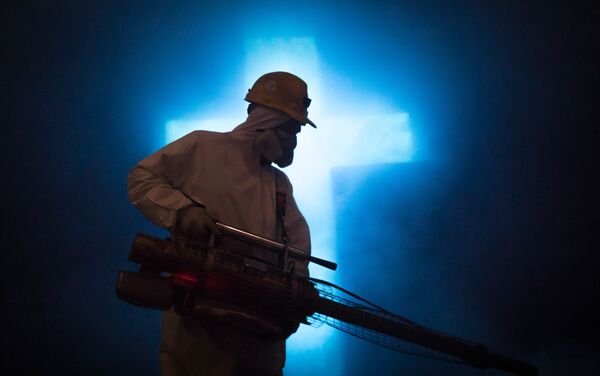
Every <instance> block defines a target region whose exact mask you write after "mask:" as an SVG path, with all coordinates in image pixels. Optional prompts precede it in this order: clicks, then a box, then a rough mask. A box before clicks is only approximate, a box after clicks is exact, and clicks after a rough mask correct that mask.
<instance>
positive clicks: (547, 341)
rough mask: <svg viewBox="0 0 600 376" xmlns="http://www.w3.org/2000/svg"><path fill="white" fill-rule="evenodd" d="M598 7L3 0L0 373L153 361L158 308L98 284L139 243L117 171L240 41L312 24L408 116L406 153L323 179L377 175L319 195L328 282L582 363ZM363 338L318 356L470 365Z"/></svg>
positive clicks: (222, 69)
mask: <svg viewBox="0 0 600 376" xmlns="http://www.w3.org/2000/svg"><path fill="white" fill-rule="evenodd" d="M269 12H276V13H274V14H277V15H278V16H279V17H272V18H270V15H271V14H272V13H269ZM598 16H599V15H598V13H597V12H596V11H594V10H593V7H592V6H591V2H590V3H589V4H588V3H579V2H573V3H570V5H560V6H559V5H555V4H553V3H547V4H545V5H543V6H534V5H524V4H521V2H512V3H509V2H506V3H503V4H502V5H490V4H483V3H480V2H461V3H449V2H435V3H433V4H425V3H423V2H407V3H403V4H396V2H391V1H390V2H377V4H376V5H375V3H374V2H365V3H364V4H363V3H360V2H344V3H327V4H321V5H318V4H316V3H314V4H313V3H310V2H300V3H295V4H293V5H281V4H280V5H277V4H266V3H254V4H251V5H243V4H239V3H234V2H221V3H220V5H216V4H208V3H205V4H198V3H197V4H195V5H190V4H183V3H179V4H177V5H172V4H167V3H166V2H152V3H151V4H149V3H148V4H146V3H145V2H140V3H139V4H135V3H131V2H130V3H128V4H121V3H120V2H108V1H104V2H55V3H52V4H51V3H43V2H41V3H39V2H38V3H35V4H31V3H27V2H20V3H18V5H13V6H11V7H8V8H7V9H5V10H3V12H2V16H1V17H2V26H1V28H2V33H1V38H2V45H3V49H2V50H3V52H2V55H3V56H2V61H3V64H2V66H3V68H2V71H1V72H2V73H1V76H0V77H1V79H2V81H1V82H2V92H3V93H2V105H3V106H2V107H3V110H2V124H3V130H4V135H3V136H2V144H3V146H2V160H3V179H2V181H3V188H4V189H3V208H4V210H3V212H4V220H3V223H4V225H3V228H4V229H5V231H6V234H5V236H4V240H5V241H4V245H3V246H2V254H3V255H4V262H2V263H1V265H2V275H3V279H4V283H3V288H2V294H3V299H2V301H3V302H4V303H3V320H2V322H3V326H4V330H3V333H2V337H3V341H2V342H3V348H2V353H3V358H4V359H5V360H3V361H2V367H5V368H6V370H9V369H13V370H17V373H19V374H33V373H41V374H81V373H88V374H126V373H151V374H157V373H158V372H157V368H158V360H157V357H156V356H157V343H158V338H159V325H160V316H159V315H158V314H156V313H152V312H150V313H147V312H145V311H144V312H143V311H141V310H139V309H136V308H133V307H130V306H127V305H126V304H124V303H122V302H120V301H118V300H117V299H116V298H115V296H114V278H115V274H116V271H117V270H118V269H123V268H130V266H129V265H128V264H127V262H126V254H127V249H128V246H129V244H130V241H131V239H132V235H133V234H134V233H135V232H136V231H146V232H155V233H156V229H154V228H152V227H151V225H150V224H148V223H147V222H146V221H145V220H144V219H143V218H142V217H141V216H140V215H139V214H138V213H137V212H136V211H135V210H134V209H132V208H131V207H130V205H129V204H128V201H127V194H126V174H127V171H128V170H129V169H130V168H131V167H132V166H133V165H134V164H135V163H136V162H137V161H138V160H139V159H141V158H142V157H144V156H145V155H147V154H148V153H150V152H151V151H153V150H155V149H156V148H157V146H158V145H159V141H157V140H158V139H159V138H160V137H161V136H160V135H161V132H162V129H163V126H164V123H165V121H167V120H169V119H172V118H175V117H177V116H180V115H181V114H183V113H185V112H186V111H189V110H190V109H191V108H194V106H196V105H197V104H198V101H202V100H204V99H206V98H210V97H211V96H214V95H215V94H216V93H218V90H217V89H215V88H214V87H215V86H216V85H218V84H219V83H220V82H221V81H219V80H217V79H215V78H214V77H223V76H225V75H227V74H229V71H228V69H230V65H231V64H233V63H236V64H237V61H239V60H240V59H242V54H241V53H240V52H239V51H238V50H237V49H236V48H234V46H235V45H236V43H238V42H236V41H237V40H239V39H243V38H244V37H247V36H248V35H250V36H253V35H261V32H263V31H264V30H266V29H267V26H265V23H266V22H265V19H267V20H268V21H269V22H268V24H269V25H271V26H272V27H277V28H278V29H279V30H284V31H283V32H282V33H283V36H284V37H286V36H294V35H295V33H300V35H304V34H308V35H316V39H317V41H318V42H319V43H320V46H322V47H323V51H325V52H323V58H324V59H327V61H329V64H330V66H332V67H336V66H338V67H339V70H338V71H339V74H340V75H341V76H344V77H353V78H352V79H355V81H356V83H357V84H358V83H360V84H363V85H364V84H365V83H368V84H369V85H370V87H372V88H374V90H377V91H379V92H381V93H382V95H386V96H389V97H391V98H393V100H394V102H395V103H397V104H399V105H400V106H401V107H402V108H404V109H406V110H407V111H408V112H409V113H410V114H411V122H412V125H413V129H414V131H415V135H416V137H417V140H419V142H421V145H420V148H421V151H422V158H423V160H424V162H422V163H421V162H419V163H412V164H403V165H391V166H375V167H371V168H369V169H368V171H366V172H365V171H363V170H360V169H357V168H341V169H338V170H335V171H334V172H333V176H334V192H333V193H334V197H342V196H343V197H345V196H344V192H343V190H344V186H345V185H344V179H348V178H350V177H351V176H352V174H355V173H366V174H373V175H372V178H371V179H369V180H368V183H365V185H363V186H361V187H358V188H357V189H356V190H355V191H353V193H352V199H351V200H343V201H338V202H337V206H336V209H337V212H336V218H337V229H338V231H337V235H336V237H337V239H338V248H339V257H340V260H341V261H340V265H342V264H343V263H344V264H345V266H344V269H343V270H344V273H345V274H343V276H342V280H343V281H344V283H345V284H344V285H345V286H347V287H348V288H349V289H351V290H353V289H354V290H357V291H360V292H361V293H363V294H364V295H365V296H368V297H370V298H371V299H372V300H374V301H376V302H382V304H383V305H385V306H386V307H388V308H390V309H392V310H395V311H397V312H400V313H402V314H405V315H406V316H408V317H410V318H412V319H413V320H416V321H418V322H422V323H423V324H426V325H431V326H434V327H437V328H439V329H441V330H447V331H449V332H451V333H452V334H456V335H460V336H464V337H467V338H472V339H475V340H480V341H483V342H485V343H487V344H489V345H490V347H492V348H493V349H495V350H498V351H501V352H504V353H506V354H508V355H513V356H516V357H519V358H520V359H523V360H527V361H531V362H533V363H534V364H536V365H538V366H539V367H540V369H541V370H542V374H548V375H565V374H596V372H597V370H598V369H599V368H600V364H599V361H598V360H597V359H598V356H597V355H598V350H599V348H598V341H597V339H596V334H597V333H598V324H597V323H596V321H597V319H596V318H597V317H598V316H599V314H600V312H599V310H598V308H596V304H595V301H596V300H597V295H598V287H599V277H598V276H597V270H598V269H599V267H600V258H599V257H598V255H597V249H598V246H597V245H594V244H596V242H595V241H594V240H593V239H592V237H593V235H594V234H595V230H596V231H597V224H596V222H597V221H595V219H596V215H597V210H598V195H597V192H598V184H597V183H596V179H595V178H596V175H597V172H598V168H599V159H598V153H597V149H598V147H597V144H596V143H597V140H598V133H599V132H598V122H597V120H596V119H597V108H596V107H597V104H598V94H597V90H598V73H597V69H598V68H597V66H598V63H599V62H598V60H597V59H596V57H595V56H594V53H595V52H596V51H597V50H598V47H599V45H598V44H599V43H598V40H599V39H598V30H597V29H598V27H597V25H596V23H597V20H598ZM286 32H287V33H289V35H285V33H286ZM192 45H193V48H192ZM407 50H408V51H413V52H412V53H406V51H407ZM357 57H359V58H357ZM227 64H230V65H229V66H228V65H227ZM242 89H243V90H245V88H242ZM241 106H243V104H242V105H241ZM241 111H243V109H241ZM357 228H359V229H363V231H356V229H357ZM365 252H369V253H368V254H369V255H371V254H373V255H376V257H367V258H364V259H363V260H362V261H361V262H360V263H356V264H355V265H350V263H349V262H348V261H344V260H354V258H353V257H356V255H357V254H361V255H362V254H365ZM380 261H381V262H380ZM365 273H366V274H368V275H369V278H364V274H365ZM361 281H362V283H361ZM407 302H410V304H407ZM366 346H367V345H364V344H363V343H361V342H353V341H352V340H349V341H348V343H347V344H346V347H345V349H346V350H347V351H344V352H343V353H341V354H331V356H332V357H339V361H341V362H344V363H345V364H346V365H347V368H346V372H347V374H356V375H360V374H366V373H368V372H369V373H373V374H400V373H402V372H405V373H409V374H460V373H461V372H462V373H465V374H466V373H469V372H473V373H472V374H480V373H477V372H475V371H471V370H464V369H462V368H452V367H450V366H437V365H435V366H434V365H431V362H429V361H421V360H414V359H413V358H408V357H403V356H399V355H397V354H395V353H392V352H385V351H382V350H379V349H377V348H374V347H366ZM373 359H376V361H374V360H373ZM440 367H441V368H440ZM444 367H446V368H444ZM448 367H450V368H448ZM3 371H4V370H3ZM3 373H5V372H3ZM469 374H471V373H469Z"/></svg>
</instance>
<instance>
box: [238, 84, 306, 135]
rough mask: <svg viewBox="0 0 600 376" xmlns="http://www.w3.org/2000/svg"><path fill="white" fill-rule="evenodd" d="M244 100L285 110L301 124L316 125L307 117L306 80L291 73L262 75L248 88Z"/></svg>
mask: <svg viewBox="0 0 600 376" xmlns="http://www.w3.org/2000/svg"><path fill="white" fill-rule="evenodd" d="M245 100H246V101H248V102H250V103H256V104H262V105H263V106H267V107H271V108H274V109H276V110H279V111H282V112H285V113H286V114H288V115H290V116H291V117H293V118H294V119H296V120H298V121H299V122H300V123H302V124H306V123H308V124H310V125H312V126H313V127H314V128H316V127H317V126H316V125H315V123H313V122H312V121H311V120H310V119H309V118H308V111H307V108H308V106H309V105H310V98H308V93H307V86H306V82H304V81H302V79H301V78H300V77H298V76H295V75H293V74H291V73H288V72H271V73H267V74H264V75H262V76H261V77H259V79H258V80H256V82H255V83H254V85H252V88H251V89H249V90H248V94H246V98H245Z"/></svg>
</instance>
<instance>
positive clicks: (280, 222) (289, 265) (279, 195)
mask: <svg viewBox="0 0 600 376" xmlns="http://www.w3.org/2000/svg"><path fill="white" fill-rule="evenodd" d="M280 174H281V173H280V172H279V171H277V170H275V206H276V215H277V227H278V229H279V230H280V233H281V240H282V243H283V245H284V248H283V254H282V257H281V258H280V264H281V268H282V269H283V270H286V271H290V272H293V271H294V270H293V269H294V261H289V262H288V248H287V246H288V243H289V237H288V234H287V231H286V229H285V221H284V218H285V209H286V206H287V194H286V192H285V190H284V189H285V188H284V186H283V184H282V182H281V175H280Z"/></svg>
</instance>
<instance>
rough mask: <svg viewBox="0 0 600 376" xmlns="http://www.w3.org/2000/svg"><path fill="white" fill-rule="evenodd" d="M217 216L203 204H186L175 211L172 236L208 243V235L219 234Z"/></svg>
mask: <svg viewBox="0 0 600 376" xmlns="http://www.w3.org/2000/svg"><path fill="white" fill-rule="evenodd" d="M216 221H217V217H216V216H215V215H214V214H212V213H210V212H209V211H208V210H207V209H206V208H205V207H204V206H188V207H186V208H184V209H181V210H180V211H179V212H177V221H176V224H175V229H174V236H175V237H176V238H177V237H183V238H184V239H185V240H188V241H191V242H199V243H208V241H209V239H210V236H211V235H212V234H214V235H220V234H221V231H220V230H219V228H218V227H217V225H216V223H215V222H216Z"/></svg>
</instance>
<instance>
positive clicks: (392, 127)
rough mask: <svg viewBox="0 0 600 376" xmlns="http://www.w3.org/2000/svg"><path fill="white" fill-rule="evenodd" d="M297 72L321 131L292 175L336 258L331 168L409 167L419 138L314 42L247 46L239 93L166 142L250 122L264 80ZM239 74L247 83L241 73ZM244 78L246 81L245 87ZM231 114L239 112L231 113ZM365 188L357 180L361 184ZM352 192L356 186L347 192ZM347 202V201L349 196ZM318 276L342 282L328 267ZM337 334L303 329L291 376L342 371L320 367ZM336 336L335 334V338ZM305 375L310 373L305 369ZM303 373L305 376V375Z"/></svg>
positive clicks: (320, 249) (304, 137)
mask: <svg viewBox="0 0 600 376" xmlns="http://www.w3.org/2000/svg"><path fill="white" fill-rule="evenodd" d="M278 70H283V71H289V72H292V73H294V74H297V75H298V76H300V77H302V78H303V79H304V80H305V81H306V82H307V83H308V86H309V96H310V97H311V98H312V100H313V101H312V104H311V107H310V117H311V119H312V120H313V121H314V122H315V123H316V124H317V126H318V129H312V128H310V127H305V128H304V129H303V131H302V132H301V134H300V135H299V140H298V148H297V149H296V154H295V160H294V164H293V165H292V166H290V167H288V168H286V170H285V172H286V173H287V174H288V176H289V177H290V180H291V181H292V183H293V184H294V196H295V198H296V200H297V202H298V205H299V207H300V209H301V210H302V212H303V213H304V215H305V217H306V219H307V221H308V223H309V225H310V227H311V236H312V243H313V254H314V255H315V256H318V257H321V258H325V259H330V260H333V261H336V254H335V244H334V239H335V226H334V212H333V200H332V199H333V197H332V184H331V169H332V168H333V167H340V166H352V165H368V164H381V163H398V162H406V161H409V160H411V159H412V157H413V154H414V144H413V135H412V132H411V130H410V126H409V116H408V114H407V113H405V112H403V111H401V110H398V109H395V108H393V107H392V106H391V105H390V104H389V103H387V101H386V100H385V99H384V98H379V97H377V96H375V95H372V94H371V95H370V94H369V93H368V90H367V88H356V87H353V86H352V85H351V83H349V82H348V81H347V80H344V79H341V78H340V77H337V76H336V75H335V73H333V72H328V71H327V69H326V68H324V64H323V62H322V61H320V58H319V53H318V50H317V48H316V45H315V41H314V39H313V38H289V39H282V38H275V39H253V40H250V41H248V42H247V43H246V59H245V69H244V77H243V79H240V80H238V81H236V82H231V84H230V87H228V88H227V89H226V90H225V92H228V93H234V92H237V93H239V95H237V96H235V97H234V100H231V101H228V102H224V103H223V104H222V105H221V106H220V107H219V108H216V109H215V108H213V109H211V111H210V113H207V112H202V113H196V114H191V115H189V116H186V117H184V118H182V119H177V120H172V121H169V122H167V124H166V141H167V142H171V141H173V140H175V139H177V138H179V137H182V136H183V135H185V134H187V133H189V132H191V131H194V130H211V131H218V132H225V131H229V130H231V129H232V128H234V127H235V126H236V125H237V124H239V123H241V122H243V121H244V119H245V102H243V101H242V98H243V96H244V95H245V92H246V90H247V89H248V88H250V87H251V86H252V83H253V82H254V81H255V80H256V78H258V77H259V76H260V75H262V74H264V73H266V72H269V71H278ZM231 76H232V77H238V78H240V75H239V74H235V73H233V74H232V75H231ZM240 81H243V82H240ZM230 114H235V116H231V115H230ZM360 183H361V180H360V178H357V179H356V180H355V181H354V182H353V184H356V185H357V186H358V185H359V184H360ZM346 188H347V189H346V192H351V191H352V189H351V188H350V189H348V187H346ZM342 199H343V198H342ZM311 275H312V276H314V277H317V278H322V279H326V280H330V281H335V274H334V273H333V272H331V271H329V270H326V269H324V268H320V267H315V266H313V267H312V268H311ZM333 333H334V329H331V328H329V327H327V326H324V327H321V328H318V329H317V328H313V327H309V326H306V325H302V326H301V327H300V329H299V330H298V332H297V333H296V334H294V335H293V336H292V337H290V339H289V340H288V342H287V345H288V353H289V355H290V356H289V357H288V362H287V366H286V374H288V375H294V374H310V373H317V374H323V373H325V370H326V373H327V374H329V375H335V374H339V373H340V372H341V369H340V368H339V367H340V366H339V365H338V366H336V365H335V364H331V363H327V362H325V361H320V362H318V363H317V362H312V363H311V364H312V365H311V367H313V368H311V370H312V371H313V372H308V370H307V368H306V367H307V362H306V360H307V359H308V358H306V357H312V358H314V357H316V356H318V355H319V353H320V352H321V351H322V350H323V348H324V347H325V346H327V347H328V349H331V346H335V343H336V342H337V341H335V338H333V337H332V334H333ZM334 337H335V336H334ZM299 370H302V371H299ZM298 372H301V373H298Z"/></svg>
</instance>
